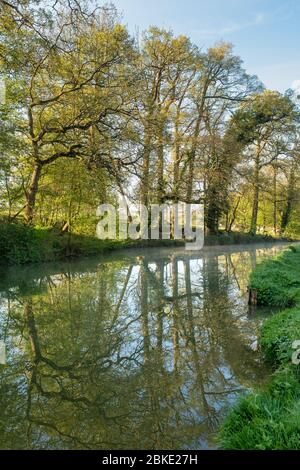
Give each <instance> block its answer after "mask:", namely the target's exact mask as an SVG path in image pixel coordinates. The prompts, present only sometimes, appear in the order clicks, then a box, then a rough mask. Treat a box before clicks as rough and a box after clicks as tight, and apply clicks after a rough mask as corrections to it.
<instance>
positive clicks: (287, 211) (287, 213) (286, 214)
mask: <svg viewBox="0 0 300 470" xmlns="http://www.w3.org/2000/svg"><path fill="white" fill-rule="evenodd" d="M295 182H296V179H295V167H294V165H293V166H292V168H291V172H290V177H289V182H288V190H287V199H286V204H285V207H284V210H283V213H282V219H281V226H280V234H283V233H284V232H285V230H286V228H287V226H288V224H289V221H290V217H291V213H292V210H293V202H294V197H295Z"/></svg>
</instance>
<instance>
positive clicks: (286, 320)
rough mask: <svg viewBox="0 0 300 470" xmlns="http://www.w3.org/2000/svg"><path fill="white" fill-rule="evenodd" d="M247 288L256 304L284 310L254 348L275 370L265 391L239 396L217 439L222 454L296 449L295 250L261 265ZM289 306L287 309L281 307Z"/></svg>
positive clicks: (299, 273) (299, 386) (299, 331)
mask: <svg viewBox="0 0 300 470" xmlns="http://www.w3.org/2000/svg"><path fill="white" fill-rule="evenodd" d="M250 285H251V287H252V288H255V289H257V292H258V303H259V304H261V305H271V306H279V307H283V308H284V309H283V310H282V311H281V312H280V313H277V314H275V315H273V316H272V317H270V318H269V319H267V320H266V321H265V322H264V324H263V326H262V330H261V335H260V344H261V348H262V351H263V353H264V355H265V358H266V360H267V361H268V362H270V363H271V364H272V365H273V366H274V368H276V371H275V372H274V374H273V375H272V377H271V379H270V382H269V384H268V386H267V387H266V389H265V390H261V391H257V392H255V393H250V394H248V395H246V396H243V397H242V398H241V399H240V401H239V402H238V403H237V404H236V406H235V407H234V409H233V410H232V411H231V412H230V413H229V415H228V417H227V419H226V420H225V423H224V424H223V426H222V429H221V431H220V434H219V443H220V447H221V448H223V449H238V450H240V449H244V450H249V449H273V450H277V449H291V450H292V449H300V368H299V366H297V365H295V364H293V363H292V354H293V348H292V343H293V342H294V341H295V340H300V248H299V247H295V246H292V247H290V250H287V251H284V252H283V253H282V254H280V255H279V256H277V257H276V258H274V259H271V260H266V261H264V262H263V263H261V264H260V265H259V266H258V267H257V268H256V269H255V270H254V272H253V273H252V276H251V280H250ZM286 307H290V308H286Z"/></svg>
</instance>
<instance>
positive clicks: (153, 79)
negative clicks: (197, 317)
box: [0, 0, 300, 262]
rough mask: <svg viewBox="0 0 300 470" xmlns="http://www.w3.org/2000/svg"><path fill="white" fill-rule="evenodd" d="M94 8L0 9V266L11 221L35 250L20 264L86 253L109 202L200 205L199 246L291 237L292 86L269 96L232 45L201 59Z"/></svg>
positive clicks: (22, 5) (198, 48) (190, 47)
mask: <svg viewBox="0 0 300 470" xmlns="http://www.w3.org/2000/svg"><path fill="white" fill-rule="evenodd" d="M78 5H80V8H78ZM98 6H99V8H97V9H96V10H92V7H91V4H90V3H89V2H78V1H72V0H70V1H68V2H67V3H66V2H61V1H56V2H55V3H54V4H53V5H52V4H51V2H50V3H49V4H44V3H40V2H38V1H35V0H22V1H18V2H16V1H14V0H8V1H3V0H0V8H1V16H0V75H1V83H2V89H1V90H2V92H1V100H0V101H1V104H0V198H1V203H0V217H1V219H2V224H1V225H2V227H1V233H2V234H3V235H2V236H3V238H2V241H1V247H2V253H3V255H2V258H3V259H9V260H13V259H14V255H12V254H9V253H8V252H7V250H9V249H10V248H9V247H10V246H11V245H10V242H9V241H7V240H8V239H7V238H5V237H6V235H5V234H6V233H12V232H14V231H16V234H17V240H19V238H18V237H19V236H20V234H21V233H22V234H25V229H23V228H21V225H15V223H17V224H25V225H27V226H28V227H30V229H29V230H28V232H26V233H27V234H26V237H29V238H28V240H27V241H26V243H27V245H28V244H32V247H31V248H30V250H29V251H30V253H29V252H28V253H27V254H24V253H23V252H22V253H21V251H22V250H23V251H24V250H25V251H26V246H27V245H26V243H25V248H24V246H23V247H19V248H17V250H19V251H20V252H19V253H18V254H16V255H15V258H16V260H17V261H20V260H22V262H23V260H27V259H30V260H43V259H48V258H49V257H50V256H51V255H50V253H51V252H56V253H57V252H59V253H62V252H65V251H66V252H68V250H69V252H70V240H74V241H75V240H76V243H75V245H76V246H77V248H76V249H75V248H74V250H73V253H75V252H76V251H79V252H86V249H85V246H84V244H85V240H87V239H89V240H90V239H91V238H92V237H94V236H95V230H96V225H97V220H98V219H97V217H96V209H97V207H98V206H99V204H101V203H112V204H117V201H118V199H119V198H120V197H125V198H126V199H127V201H128V202H129V203H130V204H133V205H134V204H139V203H140V202H141V203H143V204H144V205H146V206H147V207H149V205H150V204H151V203H158V204H163V203H164V204H172V203H174V202H178V201H182V202H186V203H203V204H204V206H205V230H206V233H207V234H208V235H209V236H210V237H211V238H208V239H207V240H208V243H213V241H212V240H214V239H215V240H216V241H217V242H218V241H220V240H221V242H223V241H224V243H226V240H230V239H232V240H237V239H238V238H239V237H242V238H243V237H246V235H245V236H244V235H241V236H239V235H236V232H242V233H245V234H246V233H247V234H249V239H250V238H251V237H252V236H255V235H256V234H258V235H262V236H266V235H272V236H274V237H282V236H287V237H298V236H300V225H299V222H298V220H299V213H300V203H299V199H298V197H297V191H298V189H299V181H300V180H299V176H300V171H299V110H298V98H297V96H295V94H294V93H293V91H292V90H288V91H287V92H286V93H285V94H281V93H279V92H277V91H272V90H266V89H265V87H264V86H263V84H262V83H261V82H260V80H259V79H258V78H257V77H256V76H252V75H249V74H248V73H247V72H246V71H245V69H244V68H243V62H242V59H241V58H240V57H238V56H237V55H236V54H235V52H234V49H233V47H232V45H230V44H227V43H223V42H221V43H218V44H215V45H211V47H209V48H207V49H206V50H204V49H203V48H202V45H195V44H193V43H192V42H191V41H190V39H189V38H188V37H185V36H176V35H175V34H174V33H173V32H172V31H168V30H164V29H160V28H156V27H152V28H149V29H148V30H147V31H144V32H143V33H141V34H140V35H139V36H138V37H133V36H132V35H131V33H130V32H129V31H128V29H127V28H126V26H125V25H124V24H123V22H122V18H121V17H120V15H119V14H118V12H117V11H116V9H115V7H114V6H113V5H106V6H103V5H101V4H99V5H98ZM129 215H130V214H129ZM5 224H7V225H11V224H12V225H13V227H12V228H9V227H7V228H6V229H4V228H3V225H5ZM15 227H17V229H16V230H15ZM32 230H38V231H39V235H37V239H38V240H39V242H35V241H33V239H31V237H32V234H33V233H35V234H38V232H33V231H32ZM220 232H221V233H227V234H229V235H227V238H226V236H224V237H223V236H222V235H221V237H220V235H219V233H220ZM57 233H61V234H62V235H61V237H60V238H58V240H59V242H57V240H56V241H55V243H54V242H53V243H54V245H55V246H56V245H57V244H58V248H57V250H56V248H55V246H54V248H53V246H52V245H53V244H52V241H51V240H50V242H49V244H48V247H47V249H46V250H45V252H44V251H43V250H44V249H43V248H42V245H43V243H42V242H41V243H40V240H43V239H45V237H46V236H47V237H48V236H49V237H50V238H51V237H52V238H53V237H54V235H53V234H57ZM65 234H68V235H67V236H65ZM70 234H71V235H72V236H71V235H70ZM24 236H25V235H24ZM209 240H210V241H209ZM81 242H82V243H83V245H82V246H81V247H80V249H79V250H78V245H79V244H80V243H81ZM12 243H13V242H12ZM89 243H92V242H89ZM95 243H96V242H95ZM122 243H123V242H122ZM122 243H121V245H122ZM64 244H66V248H65V247H64ZM61 245H62V246H61ZM97 246H98V245H97ZM40 249H41V250H42V251H43V253H40V254H38V253H37V251H38V250H40ZM12 250H15V248H13V249H12ZM27 251H28V250H27ZM87 251H89V250H87ZM92 251H93V250H92ZM71 252H72V249H71Z"/></svg>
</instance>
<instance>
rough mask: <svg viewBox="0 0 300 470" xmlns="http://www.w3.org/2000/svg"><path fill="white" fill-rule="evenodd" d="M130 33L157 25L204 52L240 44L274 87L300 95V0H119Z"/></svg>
mask: <svg viewBox="0 0 300 470" xmlns="http://www.w3.org/2000/svg"><path fill="white" fill-rule="evenodd" d="M113 3H114V4H115V5H116V7H117V8H118V10H119V11H121V12H122V13H123V21H124V22H125V23H126V24H127V25H128V27H129V29H130V31H132V32H134V31H135V30H136V29H138V30H139V31H142V30H143V29H146V28H147V27H148V26H151V25H156V26H162V27H165V28H167V29H172V30H174V32H175V33H176V34H186V35H188V36H189V37H190V38H191V40H192V41H193V42H194V43H195V44H197V45H198V46H199V47H203V48H205V47H208V46H211V45H212V44H214V43H215V42H217V41H219V40H221V39H222V40H224V41H228V42H231V43H233V44H234V46H235V52H236V53H237V54H238V55H240V56H241V57H242V59H243V60H244V66H245V68H246V69H247V71H248V72H249V73H253V74H256V75H258V76H259V78H260V79H261V80H262V81H263V82H264V83H265V85H266V86H267V87H268V88H271V89H278V90H280V91H284V90H286V89H287V88H290V87H291V86H292V84H294V87H297V88H299V90H300V50H299V47H300V0H176V1H171V0H152V1H151V0H150V1H149V2H147V1H144V0H114V1H113Z"/></svg>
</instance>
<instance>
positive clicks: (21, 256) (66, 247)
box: [0, 223, 183, 265]
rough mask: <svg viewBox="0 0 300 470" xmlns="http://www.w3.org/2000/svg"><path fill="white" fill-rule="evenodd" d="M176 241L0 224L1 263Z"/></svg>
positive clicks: (95, 252)
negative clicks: (99, 236)
mask: <svg viewBox="0 0 300 470" xmlns="http://www.w3.org/2000/svg"><path fill="white" fill-rule="evenodd" d="M182 244H183V243H182V242H180V241H175V240H149V241H148V240H136V241H135V240H116V241H114V240H99V239H97V238H94V237H88V236H85V235H77V234H70V233H61V232H59V231H58V230H55V229H48V230H47V229H37V228H30V227H27V226H25V225H23V224H20V223H16V224H7V223H6V224H3V223H0V264H2V265H13V264H26V263H42V262H46V261H57V260H65V259H67V258H78V257H82V256H93V255H98V254H102V253H105V252H108V251H112V250H120V249H124V248H143V247H155V246H166V247H167V246H180V245H182Z"/></svg>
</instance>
